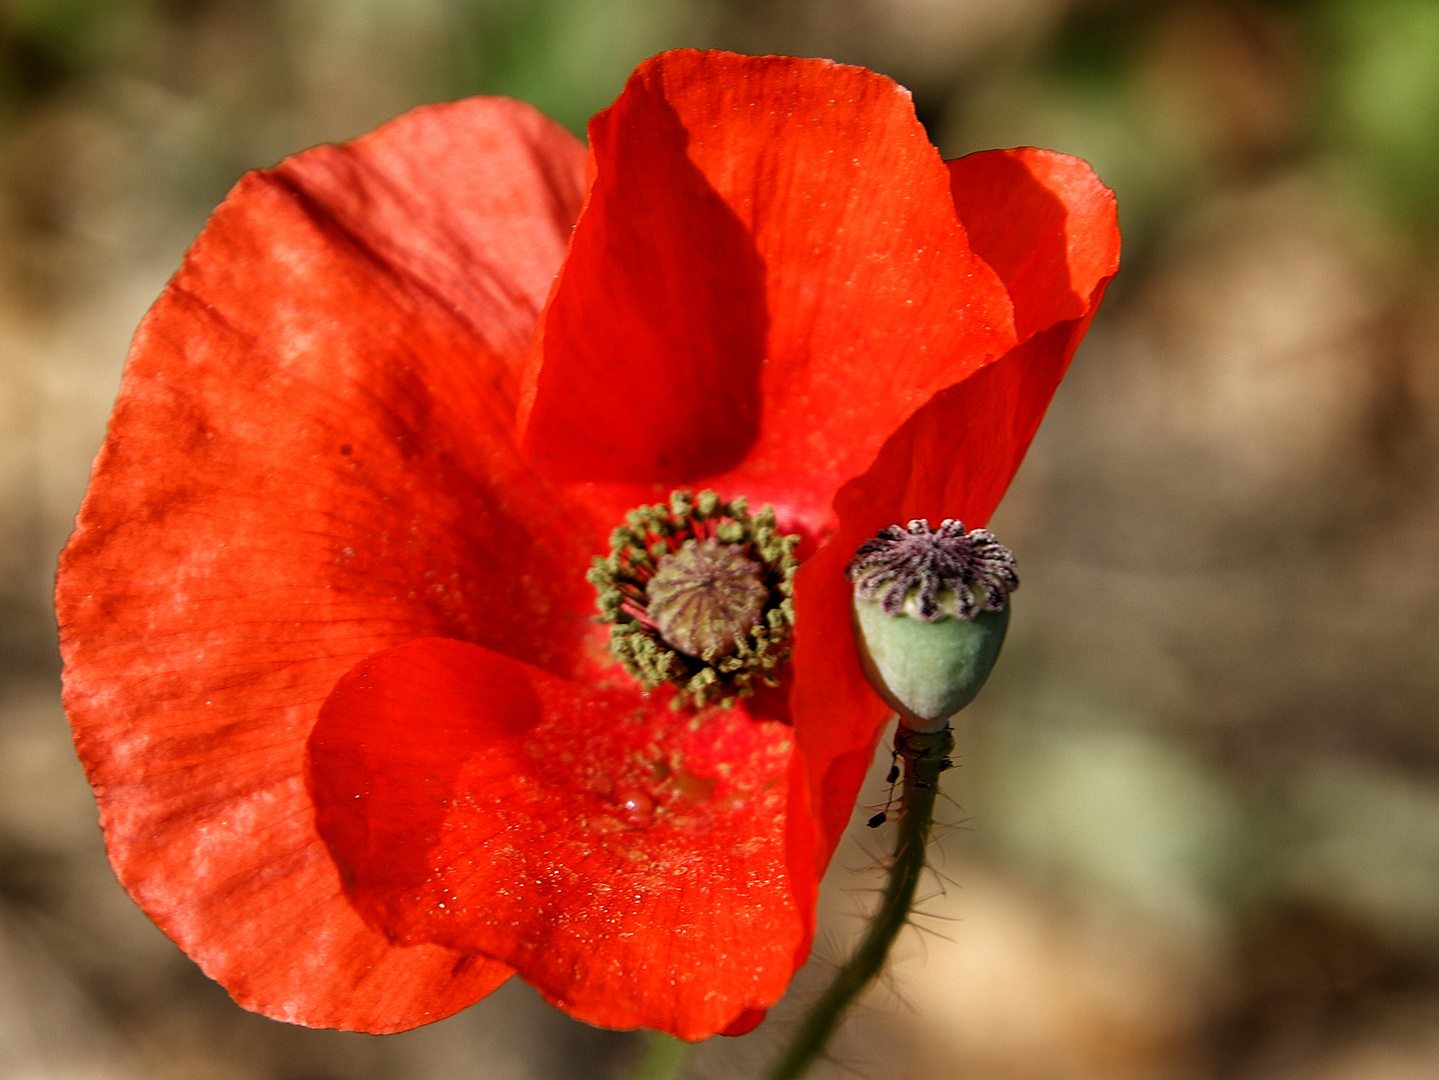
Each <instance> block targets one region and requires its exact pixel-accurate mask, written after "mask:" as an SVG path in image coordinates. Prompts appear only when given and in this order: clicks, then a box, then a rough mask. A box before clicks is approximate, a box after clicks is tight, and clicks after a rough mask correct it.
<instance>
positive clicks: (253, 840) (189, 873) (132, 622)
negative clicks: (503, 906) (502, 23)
mask: <svg viewBox="0 0 1439 1080" xmlns="http://www.w3.org/2000/svg"><path fill="white" fill-rule="evenodd" d="M499 144H503V145H506V146H509V147H510V149H509V150H508V151H506V152H504V153H501V154H500V155H499V156H498V157H497V158H486V157H482V156H476V154H475V153H474V148H476V147H479V148H482V150H484V151H485V152H489V151H493V150H494V149H495V147H496V146H497V145H499ZM581 155H582V151H581V149H580V147H579V146H578V144H577V143H576V142H575V141H574V140H573V139H572V138H570V137H569V136H568V135H566V134H565V133H563V132H562V131H561V130H560V129H558V128H557V127H555V126H554V125H552V124H551V123H550V122H549V121H547V120H545V119H544V118H543V117H541V116H539V114H537V113H535V112H534V111H533V110H530V109H528V108H527V107H525V106H521V105H517V104H515V103H513V102H507V101H495V100H476V101H470V102H465V103H461V104H459V105H455V106H448V107H444V108H436V109H426V110H420V111H418V112H416V113H412V114H410V115H409V116H407V117H404V118H402V119H400V120H398V121H396V122H395V123H393V124H391V125H388V126H387V127H385V128H382V129H381V130H380V131H379V132H377V133H375V134H374V135H371V136H368V137H366V138H365V139H362V140H360V141H359V142H358V143H356V144H353V145H352V146H349V147H340V148H334V147H331V148H323V149H321V150H319V151H315V152H311V153H309V154H304V155H301V156H300V157H298V158H295V159H292V160H291V161H289V162H287V163H285V164H284V165H283V166H282V167H281V168H280V169H278V170H276V171H275V172H273V173H260V174H251V175H249V176H247V177H246V178H245V179H243V180H242V181H241V182H240V184H239V186H238V187H237V188H236V190H235V191H234V192H233V193H232V194H231V195H230V197H229V198H228V199H227V200H226V202H225V203H224V204H223V205H222V206H221V207H220V209H219V210H217V211H216V213H215V216H214V218H213V219H212V220H211V222H210V224H209V225H208V226H207V227H206V230H205V232H204V233H203V234H202V235H201V237H200V239H199V240H197V241H196V244H195V246H194V247H193V248H192V250H191V252H190V254H189V256H188V257H187V259H186V262H185V265H184V267H183V268H182V269H181V271H180V273H179V274H178V275H177V276H176V278H175V279H174V281H173V282H172V283H171V284H170V286H169V288H167V289H166V291H165V293H164V295H163V296H162V297H161V298H160V300H159V301H158V302H157V303H156V305H155V307H154V308H153V309H152V310H151V312H150V314H149V315H148V316H147V317H146V319H145V322H144V323H143V324H142V326H141V329H140V331H139V333H138V334H137V336H136V339H135V343H134V346H133V348H132V351H131V355H130V360H129V364H128V366H127V368H126V374H125V380H124V384H123V386H122V389H121V394H120V399H119V401H118V403H117V405H116V409H115V414H114V417H113V418H112V421H111V426H110V433H109V437H108V438H107V440H106V443H105V446H104V448H103V450H102V451H101V454H100V457H99V459H98V460H97V463H96V467H95V474H94V478H93V480H92V483H91V487H90V492H89V494H88V496H87V499H86V502H85V505H84V507H83V508H82V511H81V517H80V522H79V526H78V529H77V531H76V533H75V536H74V537H73V538H72V540H71V542H70V545H69V547H68V548H67V550H66V553H65V556H64V558H63V560H62V566H61V572H60V580H59V586H58V593H57V603H58V606H59V612H60V621H61V635H62V647H63V650H64V654H65V660H66V668H65V683H66V687H65V694H66V705H67V708H68V710H69V713H70V716H71V720H72V723H73V724H74V728H75V735H76V742H77V745H78V748H79V751H80V755H81V758H82V760H83V761H84V763H85V765H86V768H87V770H88V772H89V775H90V779H91V781H92V783H93V784H94V785H95V787H96V791H97V795H98V798H99V801H100V808H101V815H102V820H103V824H104V826H105V829H106V837H107V841H108V843H109V848H110V855H111V859H112V862H113V863H114V865H115V868H116V872H117V873H118V875H119V876H120V879H121V881H122V882H123V883H124V884H125V886H126V887H127V888H128V889H129V890H130V891H131V893H132V895H134V896H135V898H136V899H137V901H138V902H139V903H140V904H141V906H142V907H144V908H145V910H146V911H147V912H148V913H149V914H150V915H151V917H152V918H154V919H155V921H156V922H157V923H159V924H160V926H161V927H162V928H164V929H165V930H166V931H167V932H168V933H169V934H170V935H171V936H172V937H174V938H175V939H176V940H177V941H178V942H179V943H180V945H181V946H182V947H183V948H184V949H185V950H186V951H187V952H189V953H190V955H191V956H192V957H194V958H195V960H196V961H197V962H198V963H199V964H200V965H201V966H202V967H203V968H204V969H205V970H206V971H207V972H208V973H209V974H210V975H212V976H213V977H214V978H216V979H218V980H219V981H220V982H222V983H224V984H225V985H226V986H227V987H228V988H229V989H230V991H231V992H232V994H234V996H235V997H236V999H237V1000H238V1001H240V1002H241V1004H244V1005H246V1006H247V1007H250V1008H253V1009H257V1010H259V1011H262V1012H265V1013H267V1014H269V1015H272V1016H276V1017H281V1018H283V1019H286V1020H291V1021H295V1022H299V1023H305V1024H312V1025H320V1026H338V1027H353V1028H361V1029H365V1030H371V1031H380V1030H395V1029H400V1028H405V1027H412V1026H414V1025H416V1024H420V1023H424V1022H427V1021H430V1020H435V1019H438V1018H440V1017H441V1016H444V1015H446V1014H448V1013H450V1012H453V1011H455V1010H456V1009H459V1008H461V1007H463V1006H465V1005H467V1004H469V1003H470V1002H472V1001H474V1000H475V999H476V998H478V997H480V996H482V995H483V994H485V993H486V992H488V991H489V990H490V989H491V988H492V987H493V986H495V985H496V983H497V982H498V981H499V980H501V979H502V978H504V976H505V975H506V973H507V971H508V969H507V968H505V967H504V966H503V965H500V964H496V963H492V962H488V961H485V962H480V961H477V960H476V959H475V958H474V957H472V956H468V955H466V954H463V953H459V952H455V951H452V950H450V949H447V948H444V947H441V946H435V945H417V946H414V947H399V946H394V945H392V944H391V943H390V942H389V941H388V940H387V939H386V938H385V937H384V936H383V935H381V934H378V933H376V932H375V931H374V930H373V929H371V928H370V927H368V926H366V925H365V924H364V923H363V921H362V920H361V919H360V918H359V916H358V915H357V914H356V913H355V912H354V910H353V908H352V907H351V905H350V904H349V902H348V900H347V899H346V898H345V896H344V895H343V892H342V890H341V885H340V881H339V876H338V874H337V872H336V869H335V867H334V864H333V862H332V860H331V858H330V855H329V853H328V851H327V850H326V848H325V846H324V845H323V843H322V842H321V841H320V839H319V837H318V835H317V834H316V832H315V829H314V824H313V819H312V809H311V804H310V800H309V798H308V796H307V794H306V791H305V788H304V784H303V782H302V770H303V763H304V745H305V740H306V738H307V737H308V736H309V733H310V730H311V727H312V725H313V723H314V720H315V717H316V714H317V712H318V710H319V706H320V704H321V702H322V701H323V700H324V698H325V696H326V695H327V694H328V693H329V691H330V689H331V688H332V687H333V686H334V684H335V681H336V680H337V679H338V678H339V677H340V676H341V675H342V674H343V673H344V672H345V671H346V670H348V669H349V668H350V667H351V666H352V665H353V664H354V663H355V662H356V661H357V660H359V659H360V658H362V657H364V656H366V655H368V654H369V653H371V652H374V651H375V650H377V649H382V648H385V647H386V646H389V645H393V644H395V643H397V642H400V641H405V640H409V639H411V638H415V637H420V636H425V635H435V634H440V635H446V636H453V637H459V638H466V639H469V640H474V641H480V642H485V643H488V644H491V645H492V646H493V647H495V648H498V649H502V650H506V651H509V652H512V653H513V654H514V655H517V656H521V657H523V658H524V659H525V660H526V661H529V662H532V663H536V664H540V665H542V666H547V667H549V668H551V669H553V670H556V671H560V672H568V671H572V670H576V669H578V668H580V667H582V666H583V665H584V664H585V663H586V658H585V655H584V651H583V650H584V648H585V645H586V643H587V642H588V641H589V640H590V638H591V629H590V626H589V621H588V616H589V613H590V609H591V607H592V604H593V597H592V593H591V590H590V589H589V588H588V587H587V586H586V585H585V583H584V581H583V580H582V579H581V577H580V574H579V573H578V572H577V568H578V567H583V566H584V565H585V563H586V561H587V559H588V556H589V554H590V551H591V550H592V547H591V545H597V540H598V538H597V537H596V536H595V535H594V533H595V531H596V530H594V529H593V527H592V526H591V525H590V523H589V522H588V521H587V520H584V519H578V520H577V519H575V518H574V516H573V515H572V514H569V513H567V512H566V511H565V510H564V508H563V507H561V506H556V505H555V504H554V503H553V502H552V501H551V500H550V499H549V498H548V497H547V495H546V492H545V491H544V490H543V486H542V485H538V484H537V483H536V481H535V478H534V477H533V476H532V475H531V474H530V473H529V472H528V470H527V468H526V467H525V466H524V465H523V464H522V463H521V461H520V459H519V458H518V455H517V453H516V451H515V448H514V445H513V439H512V435H511V424H512V412H511V404H510V399H509V397H508V395H507V393H506V387H507V385H509V384H512V382H513V377H512V371H513V368H514V362H515V357H516V355H517V348H518V346H517V344H516V340H515V339H516V334H517V333H519V332H520V331H521V329H522V328H523V326H524V324H525V322H526V320H528V319H529V318H530V314H531V312H532V311H533V310H534V305H535V303H536V301H537V298H538V297H539V295H540V293H541V291H542V290H543V288H544V282H545V279H546V277H547V275H548V274H549V273H552V272H553V270H554V269H555V266H556V262H555V260H557V259H558V257H559V254H558V253H559V252H560V251H561V249H562V246H563V244H564V242H565V233H566V228H567V226H566V217H567V215H568V214H569V213H572V212H574V211H575V210H576V207H575V206H574V195H575V193H576V192H577V191H578V190H579V183H580V171H581V167H582V157H581ZM450 200H453V202H451V201H450ZM447 220H449V221H454V222H458V223H460V224H461V225H462V226H463V229H462V230H461V231H453V232H452V231H449V230H447V229H446V227H445V224H444V223H445V222H446V221H447ZM547 260H548V262H547ZM472 268H473V269H477V270H478V276H477V277H475V278H473V279H472V278H471V277H470V276H469V275H470V270H471V269H472Z"/></svg>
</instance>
